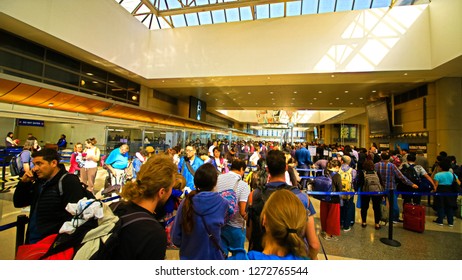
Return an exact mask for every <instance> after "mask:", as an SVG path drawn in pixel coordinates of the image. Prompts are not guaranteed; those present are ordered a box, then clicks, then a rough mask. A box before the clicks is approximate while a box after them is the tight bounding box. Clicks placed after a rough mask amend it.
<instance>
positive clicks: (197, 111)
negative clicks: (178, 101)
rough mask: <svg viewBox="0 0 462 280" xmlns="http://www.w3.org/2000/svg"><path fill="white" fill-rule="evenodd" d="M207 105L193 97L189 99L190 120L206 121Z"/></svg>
mask: <svg viewBox="0 0 462 280" xmlns="http://www.w3.org/2000/svg"><path fill="white" fill-rule="evenodd" d="M206 109H207V104H206V103H205V102H204V101H202V100H200V99H197V98H195V97H193V96H190V97H189V118H191V119H195V120H198V121H205V116H206V113H205V112H206Z"/></svg>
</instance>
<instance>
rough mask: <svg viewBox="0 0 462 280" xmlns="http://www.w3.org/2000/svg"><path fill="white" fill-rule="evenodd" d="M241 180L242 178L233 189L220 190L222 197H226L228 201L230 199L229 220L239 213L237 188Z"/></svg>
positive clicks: (227, 218)
mask: <svg viewBox="0 0 462 280" xmlns="http://www.w3.org/2000/svg"><path fill="white" fill-rule="evenodd" d="M240 181H241V179H240V178H239V179H238V180H237V181H236V183H235V184H234V187H233V188H232V189H227V190H223V191H220V192H219V194H220V195H221V197H223V198H224V199H226V201H228V204H229V205H228V212H227V215H226V220H227V221H229V220H231V219H232V218H233V217H234V215H236V214H237V213H239V201H238V199H237V194H236V190H237V186H238V185H239V182H240Z"/></svg>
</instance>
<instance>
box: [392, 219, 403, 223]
mask: <svg viewBox="0 0 462 280" xmlns="http://www.w3.org/2000/svg"><path fill="white" fill-rule="evenodd" d="M402 222H403V220H401V219H398V220H395V221H393V223H394V224H397V223H402Z"/></svg>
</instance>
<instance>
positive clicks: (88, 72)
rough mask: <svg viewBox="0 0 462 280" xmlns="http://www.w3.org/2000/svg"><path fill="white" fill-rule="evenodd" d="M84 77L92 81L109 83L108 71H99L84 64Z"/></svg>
mask: <svg viewBox="0 0 462 280" xmlns="http://www.w3.org/2000/svg"><path fill="white" fill-rule="evenodd" d="M82 75H83V76H88V78H90V79H95V80H100V81H102V82H107V72H106V71H103V70H101V69H98V68H96V67H93V66H91V65H89V64H86V63H82Z"/></svg>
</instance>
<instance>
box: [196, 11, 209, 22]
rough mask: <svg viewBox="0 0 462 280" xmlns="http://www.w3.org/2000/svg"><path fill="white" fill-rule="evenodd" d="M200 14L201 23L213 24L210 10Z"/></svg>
mask: <svg viewBox="0 0 462 280" xmlns="http://www.w3.org/2000/svg"><path fill="white" fill-rule="evenodd" d="M198 15H199V22H200V24H201V25H202V24H212V16H211V15H210V12H200V13H198Z"/></svg>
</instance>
